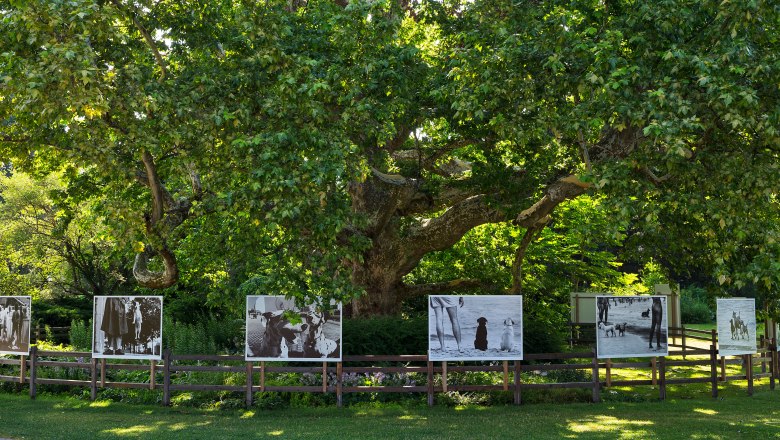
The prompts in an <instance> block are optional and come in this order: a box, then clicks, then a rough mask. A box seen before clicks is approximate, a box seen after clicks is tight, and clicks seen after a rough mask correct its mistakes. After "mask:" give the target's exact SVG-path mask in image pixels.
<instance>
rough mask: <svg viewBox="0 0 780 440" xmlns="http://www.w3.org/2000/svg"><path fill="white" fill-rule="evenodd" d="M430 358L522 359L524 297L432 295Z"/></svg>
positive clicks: (429, 300) (429, 321)
mask: <svg viewBox="0 0 780 440" xmlns="http://www.w3.org/2000/svg"><path fill="white" fill-rule="evenodd" d="M428 359H429V360H431V361H488V360H522V359H523V297H522V296H520V295H468V296H457V295H431V296H429V297H428Z"/></svg>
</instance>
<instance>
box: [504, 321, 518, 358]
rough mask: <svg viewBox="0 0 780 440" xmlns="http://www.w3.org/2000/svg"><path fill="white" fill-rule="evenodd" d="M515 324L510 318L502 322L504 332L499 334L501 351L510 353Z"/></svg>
mask: <svg viewBox="0 0 780 440" xmlns="http://www.w3.org/2000/svg"><path fill="white" fill-rule="evenodd" d="M514 325H515V322H514V321H513V320H512V318H506V319H505V320H504V332H503V333H502V334H501V351H504V350H506V351H512V347H513V346H514V345H515V327H514Z"/></svg>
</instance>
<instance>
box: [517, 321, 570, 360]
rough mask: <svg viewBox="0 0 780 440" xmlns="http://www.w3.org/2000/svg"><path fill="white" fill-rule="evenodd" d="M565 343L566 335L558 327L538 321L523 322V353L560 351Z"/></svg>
mask: <svg viewBox="0 0 780 440" xmlns="http://www.w3.org/2000/svg"><path fill="white" fill-rule="evenodd" d="M565 345H566V336H565V335H564V333H563V331H561V329H559V328H555V327H552V326H550V325H547V324H545V323H543V322H539V321H525V322H523V352H524V353H560V352H562V351H563V350H564V347H565Z"/></svg>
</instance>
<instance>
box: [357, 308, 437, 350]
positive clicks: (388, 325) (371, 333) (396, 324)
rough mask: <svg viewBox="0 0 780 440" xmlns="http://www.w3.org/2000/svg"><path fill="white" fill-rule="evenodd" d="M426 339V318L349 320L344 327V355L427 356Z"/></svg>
mask: <svg viewBox="0 0 780 440" xmlns="http://www.w3.org/2000/svg"><path fill="white" fill-rule="evenodd" d="M427 335H428V318H427V316H419V317H414V318H408V319H405V318H402V317H395V316H383V317H374V318H359V319H358V318H355V319H347V320H345V321H344V324H343V338H342V341H343V344H344V346H343V348H342V352H343V354H345V355H362V354H377V355H400V354H425V353H427V352H428V338H427Z"/></svg>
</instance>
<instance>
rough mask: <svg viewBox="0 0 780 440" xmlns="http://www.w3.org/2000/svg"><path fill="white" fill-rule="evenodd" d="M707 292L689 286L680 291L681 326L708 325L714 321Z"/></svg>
mask: <svg viewBox="0 0 780 440" xmlns="http://www.w3.org/2000/svg"><path fill="white" fill-rule="evenodd" d="M710 304H712V300H711V299H710V297H709V295H708V294H707V290H706V289H704V288H701V287H697V286H689V287H687V288H685V289H681V290H680V309H681V310H680V313H681V318H682V322H683V324H709V323H712V322H713V321H714V319H715V313H714V312H713V310H712V306H711V305H710Z"/></svg>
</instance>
